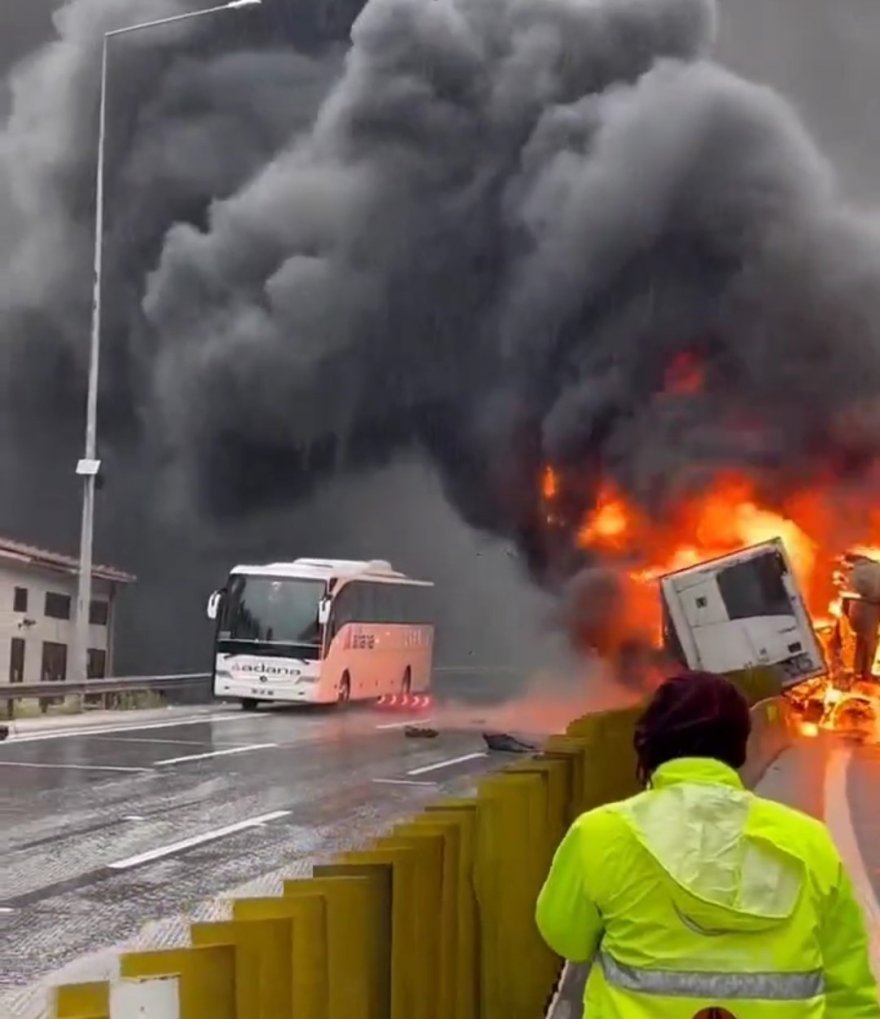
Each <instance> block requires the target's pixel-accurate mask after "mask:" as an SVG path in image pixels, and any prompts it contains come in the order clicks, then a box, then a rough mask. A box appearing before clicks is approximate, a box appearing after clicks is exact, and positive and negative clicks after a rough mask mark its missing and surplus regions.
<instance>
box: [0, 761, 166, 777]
mask: <svg viewBox="0 0 880 1019" xmlns="http://www.w3.org/2000/svg"><path fill="white" fill-rule="evenodd" d="M0 768H51V769H52V770H53V771H128V772H140V773H141V774H149V773H150V772H152V770H153V769H152V768H123V767H122V766H120V765H112V764H37V763H36V762H33V761H0Z"/></svg>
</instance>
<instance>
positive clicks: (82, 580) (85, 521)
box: [73, 0, 262, 680]
mask: <svg viewBox="0 0 880 1019" xmlns="http://www.w3.org/2000/svg"><path fill="white" fill-rule="evenodd" d="M261 2H262V0H229V2H228V3H224V4H219V5H217V6H215V7H206V8H202V9H201V10H197V11H188V12H186V13H184V14H174V15H171V16H170V17H167V18H158V19H156V20H154V21H142V22H140V23H139V24H136V25H128V26H126V27H124V28H116V29H113V30H112V31H109V32H105V33H104V37H103V40H102V43H101V99H100V107H99V112H98V158H97V168H96V180H95V252H94V275H93V279H92V327H91V335H90V342H89V380H88V394H87V396H86V433H85V449H84V452H83V457H82V459H81V460H80V461H79V462H78V463H77V465H76V473H77V474H78V475H79V476H80V477H81V478H82V479H83V500H82V531H81V533H80V545H79V585H78V589H77V596H76V631H75V633H74V662H73V678H74V679H76V680H81V679H85V678H86V676H87V673H88V656H89V613H90V608H91V601H92V561H93V553H92V549H93V544H94V534H95V489H96V485H97V479H98V472H99V471H100V469H101V461H100V460H99V459H98V438H97V435H98V370H99V365H100V355H101V296H102V284H103V263H104V153H105V142H106V135H107V58H108V50H109V44H110V40H111V39H114V38H116V36H119V35H128V34H130V33H132V32H139V31H142V30H143V29H147V28H159V27H160V26H162V25H173V24H176V23H177V22H180V21H189V20H191V19H192V18H201V17H204V16H205V15H206V14H217V13H219V12H220V11H231V10H238V9H239V8H241V7H252V6H255V5H257V4H259V3H261Z"/></svg>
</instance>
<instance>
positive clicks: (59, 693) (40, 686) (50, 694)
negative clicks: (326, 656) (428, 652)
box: [0, 665, 521, 717]
mask: <svg viewBox="0 0 880 1019" xmlns="http://www.w3.org/2000/svg"><path fill="white" fill-rule="evenodd" d="M518 672H521V670H517V669H513V668H506V667H494V666H460V665H451V666H449V665H447V666H438V667H437V668H435V669H434V674H435V676H436V677H437V679H439V680H441V681H442V680H443V679H444V678H446V679H448V680H451V681H452V682H453V685H455V680H456V678H462V679H468V678H470V677H474V678H479V677H480V676H485V675H491V674H494V675H507V674H516V673H518ZM210 678H211V673H210V672H180V673H173V674H172V675H168V676H114V677H111V678H109V679H87V680H79V681H73V680H61V681H60V682H45V683H3V684H0V714H2V709H3V707H4V705H5V706H6V708H7V715H8V716H9V717H12V716H14V706H15V702H16V701H24V700H38V701H40V702H47V701H51V700H58V699H63V698H65V697H83V698H89V699H91V698H96V699H98V700H99V702H100V703H101V704H105V703H106V700H107V697H108V696H111V695H116V694H125V693H145V692H153V693H161V694H168V693H175V692H178V691H185V690H190V689H195V688H197V687H198V686H200V685H201V684H204V683H205V682H207V680H209V679H210Z"/></svg>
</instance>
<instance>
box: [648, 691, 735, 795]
mask: <svg viewBox="0 0 880 1019" xmlns="http://www.w3.org/2000/svg"><path fill="white" fill-rule="evenodd" d="M751 729H752V719H751V715H750V714H749V705H748V703H747V701H746V699H745V697H743V695H742V694H741V693H740V692H739V690H737V688H736V687H735V686H734V685H733V683H731V682H730V681H729V680H726V679H725V678H724V677H723V676H716V675H714V674H713V673H711V672H686V673H682V674H680V675H678V676H674V677H673V678H672V679H667V680H666V682H665V683H663V684H662V686H660V687H659V688H658V689H657V691H656V692H655V693H654V696H653V697H652V698H651V702H650V704H649V705H648V707H647V709H646V711H645V713H644V714H643V715H642V717H641V718H640V719H639V720H638V722H636V729H635V734H634V736H633V746H634V747H635V751H636V757H637V759H638V767H637V770H636V774H637V775H638V779H639V782H640V783H641V784H642V785H643V786H644V785H647V784H648V780H649V779H650V777H651V775H652V774H653V773H654V771H655V770H656V769H657V768H659V767H660V765H661V764H665V763H666V762H667V761H673V760H675V759H676V758H679V757H711V758H714V759H715V760H717V761H721V762H723V763H724V764H727V765H729V766H730V767H731V768H741V767H742V766H743V764H745V760H746V744H747V743H748V739H749V733H750V732H751Z"/></svg>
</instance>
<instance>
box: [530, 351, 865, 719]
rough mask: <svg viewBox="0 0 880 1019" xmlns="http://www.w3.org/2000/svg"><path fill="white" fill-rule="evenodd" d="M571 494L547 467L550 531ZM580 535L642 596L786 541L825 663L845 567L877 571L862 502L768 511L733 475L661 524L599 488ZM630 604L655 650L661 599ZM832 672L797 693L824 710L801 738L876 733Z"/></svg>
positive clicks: (807, 492)
mask: <svg viewBox="0 0 880 1019" xmlns="http://www.w3.org/2000/svg"><path fill="white" fill-rule="evenodd" d="M681 373H682V378H683V381H680V382H679V383H678V384H679V385H680V386H682V387H683V388H686V389H687V387H689V386H691V385H692V384H695V383H694V382H693V379H692V378H690V377H689V376H688V375H687V374H686V372H685V371H684V367H682V368H681ZM688 391H689V390H688ZM565 487H566V478H565V475H564V473H563V471H561V470H560V469H558V468H556V467H554V466H552V465H547V466H546V467H545V468H544V473H543V479H542V486H541V490H542V506H543V510H544V514H545V521H546V523H547V526H548V527H550V528H552V527H553V526H555V524H556V523H557V519H558V518H557V515H556V507H557V505H558V503H559V501H560V500H561V499H562V498H563V496H564V493H565ZM574 535H575V537H574V540H575V541H576V543H577V545H578V547H579V548H581V549H582V550H583V551H585V552H588V553H590V554H591V556H592V557H594V558H595V559H596V560H597V561H598V562H600V563H602V564H604V565H606V566H609V567H613V568H616V569H617V570H618V571H621V572H622V573H623V574H624V575H625V576H626V577H627V578H628V580H629V581H630V582H631V584H632V585H635V586H636V587H637V588H638V587H642V588H645V589H646V590H647V589H653V583H652V582H653V581H655V580H656V579H657V578H658V577H660V576H661V575H662V574H664V573H667V572H670V571H673V570H677V569H682V568H685V567H687V566H691V565H695V564H697V563H700V562H705V561H707V560H711V559H713V558H716V557H718V556H723V555H727V554H728V553H731V552H735V551H738V550H739V549H742V548H745V547H747V546H750V545H755V544H758V543H760V542H764V541H767V540H769V539H771V538H776V537H780V538H782V540H783V542H784V543H785V546H786V549H787V551H788V554H789V558H790V560H791V563H792V568H793V570H794V572H795V574H796V577H797V580H798V583H799V586H800V589H801V591H802V592H803V594H804V599H805V601H806V604H807V608H808V610H809V612H810V615H811V616H812V618H813V622H814V626H815V629H816V632H817V635H818V636H819V639H820V641H821V642H822V643H823V646H824V647H825V649H826V656H827V658H828V660H829V662H830V661H831V660H832V658H833V656H832V655H831V654H830V653H829V640H830V639H831V636H832V634H835V633H837V634H838V635H839V633H840V630H841V627H843V628H844V629H845V627H846V621H845V619H844V618H842V617H843V613H842V597H846V596H852V595H851V593H850V594H849V595H848V592H847V590H846V584H847V573H846V570H845V569H844V568H843V566H842V564H843V562H844V560H845V559H849V560H850V561H852V560H853V559H854V558H856V559H857V558H863V559H867V560H873V561H875V562H878V563H880V513H877V512H870V511H869V512H866V510H865V505H864V498H863V497H862V496H861V494H860V493H857V492H853V493H852V494H851V496H850V497H849V500H848V499H847V496H846V494H845V493H841V491H840V490H839V489H838V488H834V487H829V488H828V490H827V491H825V490H823V489H822V488H819V487H817V488H813V489H804V490H803V491H800V492H794V493H792V494H791V495H789V496H788V497H787V498H785V499H784V500H782V501H778V500H777V501H776V502H774V503H770V502H769V501H768V500H766V499H764V498H762V496H761V493H760V491H759V487H758V485H757V484H756V483H755V482H754V481H752V480H751V479H749V478H748V477H746V476H745V475H738V474H735V473H729V474H726V475H724V476H719V477H717V478H716V479H715V481H714V482H713V483H712V484H711V485H710V486H709V488H708V489H707V490H704V491H703V492H702V493H701V494H699V495H694V496H690V497H688V498H684V499H682V500H681V501H680V502H679V504H678V505H677V506H675V507H673V508H672V509H671V510H666V511H664V513H662V514H649V513H646V512H645V511H644V510H643V509H641V508H640V507H639V506H638V505H637V504H636V503H635V502H634V501H632V500H630V499H628V498H627V497H626V495H625V494H624V493H623V492H622V491H621V490H620V489H619V488H618V487H617V486H615V485H614V484H613V483H611V482H603V483H601V484H600V485H599V486H598V490H597V493H596V496H595V498H594V500H593V504H592V506H591V507H590V509H589V510H588V511H587V512H586V513H585V514H584V516H583V518H582V519H581V520H580V522H579V524H578V526H577V528H576V529H575V531H574ZM629 601H630V603H631V606H636V610H637V612H638V613H639V616H638V618H637V619H635V620H633V619H632V618H630V619H629V620H628V621H627V623H628V625H630V626H632V625H636V626H638V627H639V629H640V631H641V632H647V633H650V634H652V635H653V640H654V642H655V644H659V637H660V632H661V621H660V604H659V599H658V598H656V597H641V598H638V599H630V600H629ZM630 611H632V608H630ZM831 672H832V670H831V669H829V675H828V676H826V677H824V678H822V679H820V680H815V681H812V682H811V683H806V684H803V689H801V688H797V689H796V691H795V693H794V700H795V701H796V702H798V701H801V702H803V704H807V703H810V704H812V705H813V714H817V709H816V705H817V704H819V705H821V709H820V710H819V711H818V714H817V717H815V718H812V717H811V716H806V715H805V718H806V719H807V720H805V721H804V722H803V725H804V735H807V736H812V735H816V734H817V733H818V732H819V729H820V727H821V728H836V729H846V728H850V727H852V728H859V727H860V726H863V725H864V724H870V725H871V726H875V725H876V724H877V723H876V722H875V721H874V719H875V718H876V717H877V714H878V712H877V711H875V710H874V705H875V704H876V703H877V701H876V690H874V691H868V690H865V689H858V688H855V689H850V687H852V681H851V676H850V677H849V678H848V680H847V681H846V682H844V684H843V685H844V688H845V689H844V690H843V692H842V691H841V690H840V689H839V687H838V684H837V678H838V677H837V676H836V675H832V674H831ZM856 686H858V685H856ZM866 720H867V721H866Z"/></svg>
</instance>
